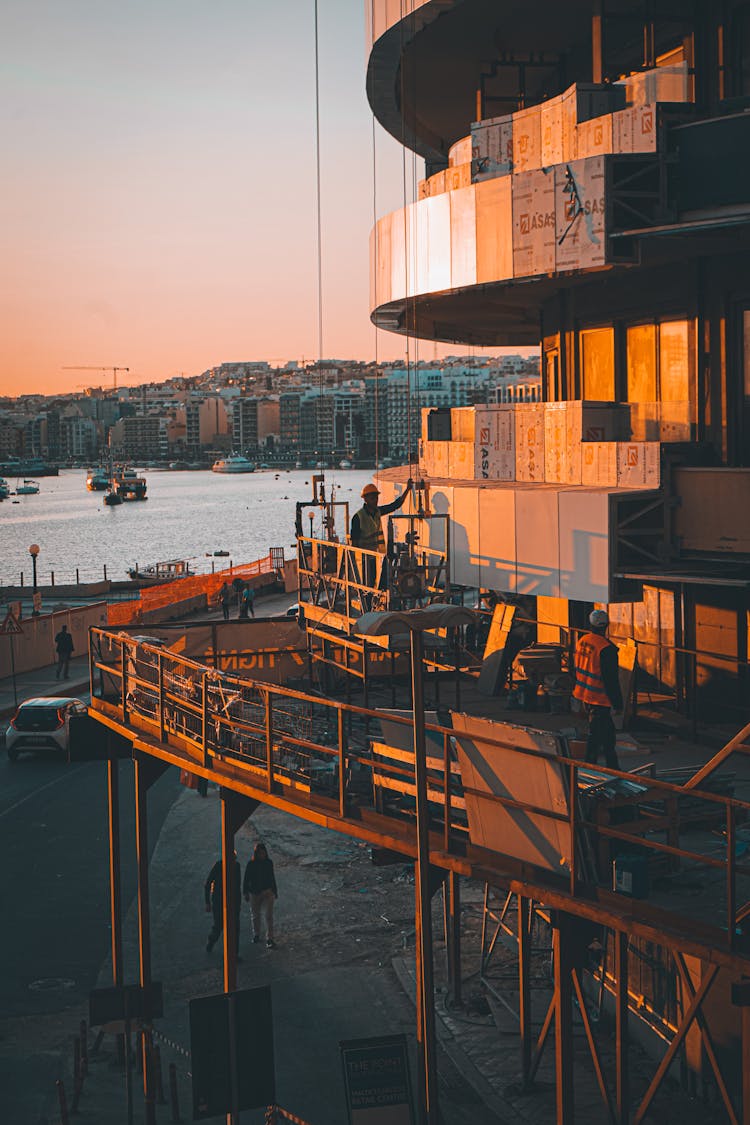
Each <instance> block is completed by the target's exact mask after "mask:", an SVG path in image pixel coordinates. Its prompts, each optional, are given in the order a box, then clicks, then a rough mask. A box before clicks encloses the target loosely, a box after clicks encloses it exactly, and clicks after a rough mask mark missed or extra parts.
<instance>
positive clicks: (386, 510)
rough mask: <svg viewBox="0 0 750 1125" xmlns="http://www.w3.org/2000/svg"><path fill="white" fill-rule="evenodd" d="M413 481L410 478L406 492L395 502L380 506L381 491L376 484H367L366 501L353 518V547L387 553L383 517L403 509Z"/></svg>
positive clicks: (363, 490) (363, 497)
mask: <svg viewBox="0 0 750 1125" xmlns="http://www.w3.org/2000/svg"><path fill="white" fill-rule="evenodd" d="M412 484H413V481H412V479H411V477H409V479H408V481H407V482H406V491H405V492H404V493H403V494H402V495H401V496H399V497H398V499H397V500H393V501H392V503H390V504H382V505H380V504H378V499H379V497H380V491H379V489H378V486H377V485H376V484H366V485H365V487H364V488H363V489H362V499H363V501H364V503H363V505H362V507H361V508H360V509H359V511H358V512H355V513H354V515H353V516H352V524H351V528H350V538H351V542H352V546H353V547H361V548H362V549H363V550H365V551H379V552H380V553H381V554H383V553H384V552H385V534H384V532H383V523H382V519H381V517H382V516H389V515H390V514H391V512H397V511H398V510H399V508H402V507H403V505H404V502H405V500H406V497H407V496H408V495H409V492H410V491H411V487H412Z"/></svg>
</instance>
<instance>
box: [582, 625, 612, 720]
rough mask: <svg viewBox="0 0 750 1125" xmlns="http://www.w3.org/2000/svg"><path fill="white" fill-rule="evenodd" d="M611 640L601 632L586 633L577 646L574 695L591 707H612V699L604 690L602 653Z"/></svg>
mask: <svg viewBox="0 0 750 1125" xmlns="http://www.w3.org/2000/svg"><path fill="white" fill-rule="evenodd" d="M610 645H611V646H612V648H614V645H612V642H611V641H608V640H607V638H606V637H603V636H602V635H601V633H586V634H585V635H584V636H583V637H581V639H580V640H579V642H578V644H577V646H576V655H575V665H576V684H575V687H574V688H573V695H574V697H575V698H576V699H580V701H581V703H587V704H589V706H591V707H611V705H612V704H611V701H610V698H609V696H608V695H607V693H606V691H605V690H604V679H603V677H602V653H603V652H604V650H605V648H609V647H610Z"/></svg>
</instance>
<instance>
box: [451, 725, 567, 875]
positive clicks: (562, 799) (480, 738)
mask: <svg viewBox="0 0 750 1125" xmlns="http://www.w3.org/2000/svg"><path fill="white" fill-rule="evenodd" d="M451 718H452V722H453V727H454V729H455V731H456V745H457V751H458V761H459V764H460V767H461V780H462V781H463V784H464V786H465V787H466V790H467V793H466V814H467V818H468V821H469V837H470V839H471V842H472V844H473V845H475V846H476V847H480V848H486V849H488V850H489V851H494V852H500V853H502V854H504V855H508V856H513V857H514V858H516V859H518V860H520V861H522V862H524V863H531V864H534V865H535V866H537V867H543V868H545V869H547V870H549V871H553V872H555V874H558V875H559V874H561V873H563V872H564V871H569V870H570V857H571V854H572V839H571V834H570V824H569V820H568V789H567V783H566V778H565V772H564V768H563V767H562V766H561V765H559V764H558V763H557V762H555V761H554V760H552V759H548V758H538V757H533V756H531V755H525V754H520V753H518V750H520V749H530V750H542V751H544V752H545V753H547V754H550V755H557V754H559V753H560V743H559V740H558V738H556V736H555V735H553V734H551V733H549V732H548V731H536V730H531V729H529V728H527V727H516V726H512V725H511V724H510V723H495V722H492V721H491V720H489V719H479V718H476V717H474V716H473V715H462V714H459V713H457V712H452V714H451ZM493 740H498V741H501V742H503V743H506V744H507V745H504V746H497V745H493ZM493 796H496V797H506V798H510V799H511V800H514V801H518V802H520V803H522V804H528V805H533V806H534V807H535V808H538V809H545V810H547V811H548V812H549V813H551V814H555V816H557V817H562V818H563V819H561V820H558V819H552V817H551V816H545V815H544V814H543V813H533V812H527V811H526V810H524V809H518V808H509V807H507V806H504V805H501V804H500V803H499V802H498V801H496V800H493V799H492V798H493Z"/></svg>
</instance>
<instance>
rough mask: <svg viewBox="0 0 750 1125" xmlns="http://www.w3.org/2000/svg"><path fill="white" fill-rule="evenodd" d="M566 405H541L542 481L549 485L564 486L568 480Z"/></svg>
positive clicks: (554, 403) (558, 403)
mask: <svg viewBox="0 0 750 1125" xmlns="http://www.w3.org/2000/svg"><path fill="white" fill-rule="evenodd" d="M566 405H567V404H566V403H564V402H545V403H543V406H544V479H545V480H546V481H547V482H548V483H549V484H566V483H567V480H568V464H567V454H568V440H567V439H568V427H567V417H566Z"/></svg>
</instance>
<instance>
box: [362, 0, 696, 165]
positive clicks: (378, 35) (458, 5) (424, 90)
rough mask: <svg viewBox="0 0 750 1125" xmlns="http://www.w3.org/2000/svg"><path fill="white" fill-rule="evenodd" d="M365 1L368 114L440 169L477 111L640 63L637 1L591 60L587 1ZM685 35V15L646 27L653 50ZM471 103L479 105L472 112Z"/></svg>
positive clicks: (623, 6)
mask: <svg viewBox="0 0 750 1125" xmlns="http://www.w3.org/2000/svg"><path fill="white" fill-rule="evenodd" d="M365 7H366V12H367V19H368V24H369V26H368V34H369V58H368V68H367V94H368V98H369V101H370V105H371V107H372V110H373V113H374V114H375V116H376V117H377V119H378V120H379V122H380V124H381V125H382V126H383V128H384V129H386V130H387V131H388V132H389V133H390V134H391V135H392V136H393V137H395V138H396V140H398V141H399V142H400V143H402V144H404V145H406V146H407V147H408V148H411V149H414V151H416V152H418V153H419V154H420V155H421V156H423V157H425V159H426V160H427V161H428V162H430V163H432V164H435V165H436V166H438V167H439V166H440V165H443V164H445V163H446V160H447V154H448V149H449V148H450V146H451V145H452V144H453V143H454V142H455V141H456V140H458V139H459V138H460V137H461V136H464V135H465V134H466V131H467V128H468V125H469V123H470V122H471V121H474V120H475V119H476V118H477V117H481V116H491V115H494V114H501V113H510V112H512V111H513V110H515V109H517V108H518V107H519V106H530V105H535V104H538V103H539V102H541V101H542V100H543V99H544V98H548V97H549V96H550V95H554V94H556V93H558V92H560V91H562V90H563V89H564V88H565V87H566V86H568V85H569V84H570V83H571V82H589V81H592V80H597V81H601V80H604V79H606V78H607V77H609V78H611V79H615V78H616V77H618V76H619V75H621V74H623V73H625V74H627V73H628V72H630V71H631V70H633V69H634V68H636V67H639V66H642V65H643V63H644V58H643V53H642V51H641V44H642V42H643V35H644V26H645V25H644V19H645V18H646V16H645V15H644V11H645V9H644V5H643V3H642V0H620V3H619V4H618V6H617V8H618V10H617V15H616V19H617V24H616V32H617V33H616V34H614V33H613V32H614V30H615V29H614V27H609V25H605V43H606V54H604V53H603V52H600V54H599V56H598V61H595V55H596V52H595V50H594V46H593V43H594V40H593V32H592V28H593V21H594V17H595V12H596V8H597V5H596V4H595V2H594V0H568V2H567V3H565V4H562V3H560V2H559V0H527V3H525V4H517V3H511V2H510V0H368V2H367V4H366V5H365ZM688 7H689V6H687V5H686V8H688ZM613 18H614V17H613ZM607 30H609V34H607ZM691 31H692V20H691V18H690V16H689V13H686V14H685V15H684V16H680V17H674V15H673V16H672V17H671V18H670V19H667V18H666V17H664V18H662V19H658V18H655V19H654V22H653V26H651V25H649V34H650V35H651V38H652V40H653V48H654V51H655V53H659V52H660V51H664V50H668V49H670V48H671V47H672V46H674V44H675V43H678V42H679V41H680V37H681V36H688V35H689V34H690V33H691ZM650 65H653V62H652V63H651V64H650ZM478 104H479V105H480V107H481V106H485V107H486V108H480V111H479V112H477V105H478Z"/></svg>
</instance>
